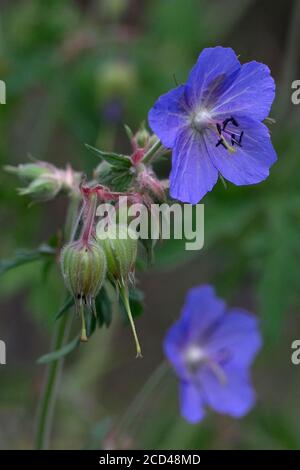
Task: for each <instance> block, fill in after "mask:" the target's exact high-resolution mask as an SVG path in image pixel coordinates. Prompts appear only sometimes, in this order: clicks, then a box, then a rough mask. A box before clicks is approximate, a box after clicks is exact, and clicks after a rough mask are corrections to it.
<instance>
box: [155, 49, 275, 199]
mask: <svg viewBox="0 0 300 470" xmlns="http://www.w3.org/2000/svg"><path fill="white" fill-rule="evenodd" d="M274 96H275V83H274V80H273V78H272V77H271V75H270V70H269V68H268V67H267V66H266V65H264V64H261V63H259V62H255V61H253V62H248V63H246V64H244V65H241V64H240V62H239V60H238V58H237V56H236V54H235V53H234V51H233V50H232V49H230V48H223V47H219V46H218V47H214V48H208V49H204V50H203V52H202V53H201V54H200V56H199V58H198V61H197V63H196V65H195V66H194V67H193V69H192V70H191V72H190V75H189V77H188V80H187V82H186V84H185V85H180V86H178V87H177V88H175V89H173V90H171V91H169V92H168V93H166V94H165V95H162V96H161V97H160V98H159V99H158V100H157V101H156V103H155V104H154V106H153V108H152V109H151V110H150V112H149V124H150V127H151V129H152V130H153V132H154V133H155V134H156V135H157V136H158V137H159V139H160V140H161V142H162V143H163V145H164V146H166V147H168V148H171V149H172V171H171V175H170V193H171V196H172V197H173V198H175V199H179V200H181V201H183V202H189V203H191V204H196V203H197V202H199V201H200V199H202V197H203V196H204V195H205V194H206V193H207V192H208V191H211V189H212V188H213V186H214V185H215V184H216V182H217V179H218V176H219V173H220V174H221V175H223V177H224V178H226V179H227V180H228V181H231V182H232V183H234V184H236V185H247V184H254V183H259V182H260V181H262V180H264V179H265V178H267V176H268V175H269V168H270V167H271V165H272V164H273V163H274V162H275V161H276V153H275V151H274V149H273V147H272V143H271V140H270V136H269V131H268V129H267V127H266V126H265V125H264V124H262V122H261V121H263V120H264V119H265V118H266V117H267V116H268V114H269V111H270V108H271V105H272V102H273V100H274Z"/></svg>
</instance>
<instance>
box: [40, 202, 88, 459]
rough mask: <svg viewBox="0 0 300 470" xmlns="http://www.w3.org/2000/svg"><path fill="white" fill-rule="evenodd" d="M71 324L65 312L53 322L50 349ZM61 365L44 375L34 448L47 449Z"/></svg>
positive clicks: (71, 212) (70, 218)
mask: <svg viewBox="0 0 300 470" xmlns="http://www.w3.org/2000/svg"><path fill="white" fill-rule="evenodd" d="M78 203H79V201H78V199H77V198H76V199H72V200H71V201H70V205H69V209H68V214H67V219H66V220H67V222H66V227H65V238H66V239H69V237H70V234H71V233H72V226H73V224H74V221H75V220H76V215H77V210H78ZM71 324H72V316H71V315H68V314H67V313H65V314H64V315H63V316H62V317H61V318H60V319H59V320H58V321H57V322H56V324H55V328H54V332H53V339H52V350H53V351H56V350H58V349H61V348H62V347H63V345H64V344H65V342H66V341H67V338H68V336H69V330H70V328H71ZM62 367H63V358H62V359H58V360H56V361H53V362H51V363H50V364H49V366H48V368H47V372H46V377H45V384H44V387H43V391H42V394H41V397H40V400H39V404H38V413H37V423H36V430H35V448H36V449H38V450H42V449H47V448H48V446H49V437H50V432H51V428H52V422H53V412H54V406H55V402H56V398H57V392H58V385H59V380H60V376H61V372H62Z"/></svg>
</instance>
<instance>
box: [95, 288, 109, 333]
mask: <svg viewBox="0 0 300 470" xmlns="http://www.w3.org/2000/svg"><path fill="white" fill-rule="evenodd" d="M95 305H96V312H97V322H98V325H99V328H101V327H102V326H103V325H105V326H107V327H109V325H110V324H111V319H112V303H111V299H110V298H109V296H108V293H107V290H106V287H105V286H103V287H102V289H101V290H100V292H99V294H98V295H97V297H96V299H95Z"/></svg>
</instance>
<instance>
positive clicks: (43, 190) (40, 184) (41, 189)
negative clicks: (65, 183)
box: [18, 174, 62, 201]
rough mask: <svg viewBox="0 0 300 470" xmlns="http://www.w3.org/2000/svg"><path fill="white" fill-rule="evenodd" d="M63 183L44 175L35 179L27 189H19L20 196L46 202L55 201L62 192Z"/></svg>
mask: <svg viewBox="0 0 300 470" xmlns="http://www.w3.org/2000/svg"><path fill="white" fill-rule="evenodd" d="M61 188H62V185H61V182H60V181H59V180H58V179H56V178H53V176H52V175H48V174H46V175H44V176H41V177H38V178H37V179H34V180H33V181H32V182H31V183H30V184H29V185H28V186H27V187H26V188H20V189H18V193H19V194H20V196H26V195H28V196H31V197H32V198H34V199H38V200H40V201H45V200H49V199H53V198H54V197H55V196H56V195H57V194H58V193H59V191H60V190H61Z"/></svg>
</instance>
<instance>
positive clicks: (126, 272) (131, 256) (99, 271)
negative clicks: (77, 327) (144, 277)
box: [61, 185, 141, 357]
mask: <svg viewBox="0 0 300 470" xmlns="http://www.w3.org/2000/svg"><path fill="white" fill-rule="evenodd" d="M81 192H82V195H83V208H82V210H81V218H82V222H83V224H82V229H81V233H80V236H79V238H78V240H77V241H75V242H71V243H69V244H67V245H66V246H65V247H64V248H63V250H62V252H61V269H62V274H63V277H64V280H65V284H66V286H67V288H68V289H69V290H70V292H71V293H72V295H73V297H74V300H75V304H76V310H77V311H78V312H79V314H80V316H81V319H82V332H81V340H82V341H87V331H86V322H85V313H84V307H85V305H87V306H88V307H89V309H90V311H91V313H94V314H96V311H95V297H96V295H97V294H98V293H99V291H100V289H101V287H102V285H103V282H104V280H105V278H106V276H107V278H108V280H110V282H112V283H113V284H114V285H115V287H116V289H117V291H118V292H119V293H120V296H121V298H122V301H123V303H124V307H125V309H126V312H127V314H128V318H129V321H130V325H131V327H132V331H133V335H134V339H135V343H136V351H137V356H139V357H141V347H140V344H139V341H138V338H137V333H136V329H135V325H134V321H133V318H132V314H131V310H130V303H129V294H128V284H129V282H133V279H134V268H135V262H136V256H137V238H136V236H135V234H134V233H130V230H129V229H128V227H127V226H124V225H123V226H122V225H119V224H117V225H109V226H108V230H107V232H106V238H104V239H103V238H101V239H97V237H96V231H95V215H96V209H97V203H98V200H99V198H101V199H102V198H103V199H104V200H107V199H108V198H111V199H114V198H115V197H116V194H114V193H109V191H108V190H106V189H105V188H103V187H101V186H99V185H97V186H95V187H93V188H90V187H88V186H85V187H82V188H81ZM77 223H78V221H77Z"/></svg>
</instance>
